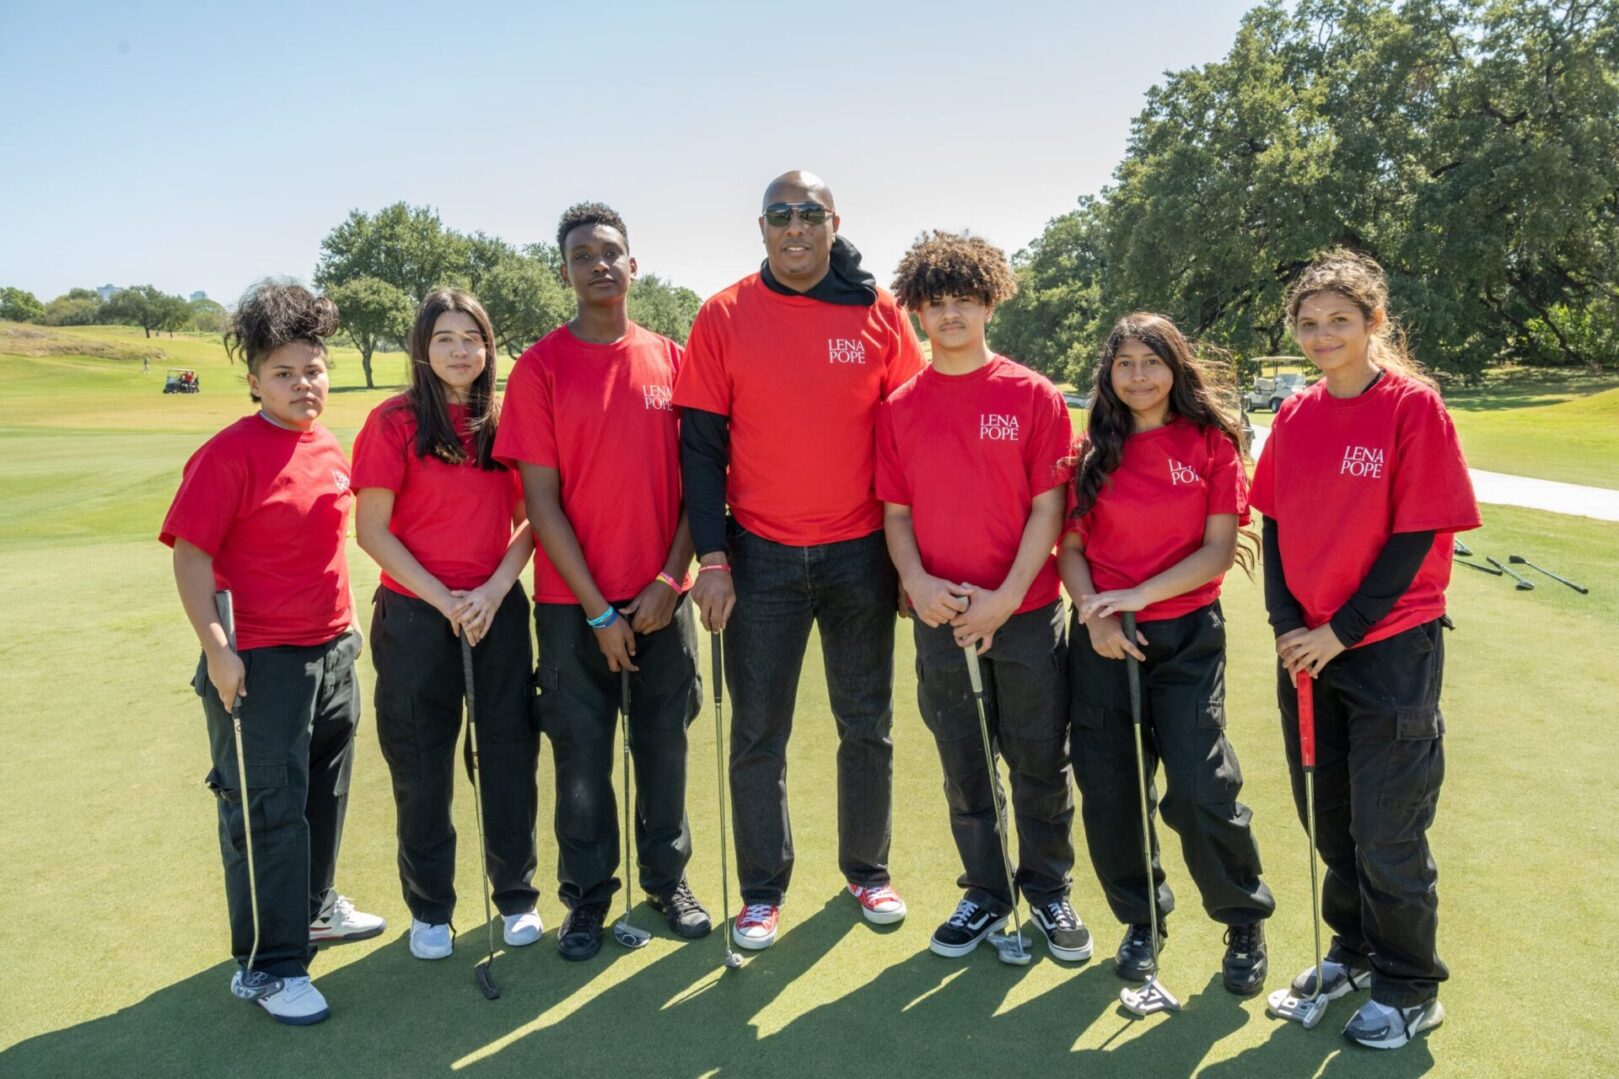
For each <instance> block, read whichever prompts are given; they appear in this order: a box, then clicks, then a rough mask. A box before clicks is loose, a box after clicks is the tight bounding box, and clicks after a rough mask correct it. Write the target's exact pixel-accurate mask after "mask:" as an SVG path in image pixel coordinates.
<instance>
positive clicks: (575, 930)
mask: <svg viewBox="0 0 1619 1079" xmlns="http://www.w3.org/2000/svg"><path fill="white" fill-rule="evenodd" d="M606 919H607V904H606V903H581V904H580V905H579V906H577V907H575V908H573V909H572V910H570V911H569V912H568V916H567V917H566V918H564V919H563V920H562V930H561V931H560V932H559V933H557V951H558V952H560V953H561V954H562V958H564V959H572V960H575V961H578V960H581V959H589V958H590V957H591V956H593V955H595V954H596V953H597V952H599V951H601V950H602V922H604V921H605V920H606Z"/></svg>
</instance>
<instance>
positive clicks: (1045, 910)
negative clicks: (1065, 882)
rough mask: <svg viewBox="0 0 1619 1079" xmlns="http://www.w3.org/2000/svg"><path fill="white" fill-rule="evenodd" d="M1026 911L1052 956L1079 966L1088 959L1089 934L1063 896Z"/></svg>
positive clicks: (1031, 904)
mask: <svg viewBox="0 0 1619 1079" xmlns="http://www.w3.org/2000/svg"><path fill="white" fill-rule="evenodd" d="M1029 908H1030V910H1032V911H1033V912H1034V924H1035V926H1036V927H1037V928H1038V929H1039V930H1040V933H1041V935H1042V936H1044V937H1045V938H1046V948H1047V949H1048V950H1049V951H1050V952H1051V954H1052V955H1053V956H1055V957H1056V958H1058V959H1062V960H1065V961H1067V962H1069V963H1082V962H1084V961H1085V960H1087V959H1089V958H1090V957H1091V931H1090V930H1089V929H1086V928H1085V923H1084V922H1082V921H1080V920H1079V915H1078V914H1076V913H1074V908H1073V907H1072V906H1071V905H1070V904H1069V902H1068V899H1067V897H1066V896H1064V897H1063V898H1060V899H1053V900H1052V901H1051V902H1049V903H1030V904H1029Z"/></svg>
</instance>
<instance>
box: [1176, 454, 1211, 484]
mask: <svg viewBox="0 0 1619 1079" xmlns="http://www.w3.org/2000/svg"><path fill="white" fill-rule="evenodd" d="M1202 482H1203V477H1201V476H1199V475H1198V474H1197V472H1196V471H1194V470H1193V468H1192V466H1191V465H1183V464H1181V463H1180V462H1179V461H1177V460H1175V459H1174V458H1173V457H1171V458H1170V459H1169V485H1170V486H1171V487H1179V486H1180V485H1181V484H1183V483H1202Z"/></svg>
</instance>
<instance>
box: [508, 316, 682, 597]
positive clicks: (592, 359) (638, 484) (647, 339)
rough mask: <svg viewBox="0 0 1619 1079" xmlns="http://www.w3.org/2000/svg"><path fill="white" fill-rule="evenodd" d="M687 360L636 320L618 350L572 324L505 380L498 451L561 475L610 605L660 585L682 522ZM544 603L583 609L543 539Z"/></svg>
mask: <svg viewBox="0 0 1619 1079" xmlns="http://www.w3.org/2000/svg"><path fill="white" fill-rule="evenodd" d="M680 363H681V360H680V346H679V345H677V344H675V343H674V342H673V341H671V340H669V339H668V338H667V337H663V336H661V335H659V334H655V333H653V332H652V331H651V330H647V329H643V328H642V327H640V326H637V325H635V324H634V323H633V322H632V323H630V328H629V331H628V332H627V333H625V335H624V336H623V337H621V338H619V339H618V340H617V341H615V342H613V343H612V344H610V345H595V344H591V343H589V342H587V341H581V340H579V338H577V337H575V336H574V334H573V331H572V330H570V329H568V327H567V326H566V325H562V326H558V327H557V328H556V329H554V330H552V331H551V332H550V333H548V334H546V335H545V336H544V337H542V338H541V339H540V340H539V341H538V342H536V343H535V344H534V345H532V346H530V347H529V350H528V351H527V352H525V353H523V355H522V356H520V357H519V358H518V360H517V365H516V366H515V367H513V368H512V373H511V377H510V378H508V379H507V380H506V399H505V402H504V405H503V406H502V408H501V413H500V429H499V431H498V432H497V434H496V435H495V456H496V457H498V458H500V459H501V460H502V461H505V462H507V463H508V464H510V465H511V466H512V467H513V468H516V467H517V465H518V463H519V462H527V463H529V464H532V465H541V466H543V467H545V468H554V469H556V470H557V472H558V474H559V478H560V479H561V483H562V512H563V513H564V514H566V515H567V518H568V523H569V524H570V525H572V526H573V531H574V535H575V536H577V537H578V539H579V546H580V548H581V549H582V550H583V551H584V554H585V565H586V566H588V567H589V569H590V575H591V577H592V578H593V579H594V580H595V582H596V587H597V588H598V589H600V590H601V593H602V595H603V596H605V597H606V598H607V601H608V602H609V603H617V602H621V601H624V600H629V599H633V598H634V597H635V596H637V595H638V594H640V591H641V589H643V588H645V587H646V586H647V585H648V584H650V583H651V582H652V581H653V580H655V579H656V578H657V576H658V574H659V573H660V572H662V570H663V567H664V564H665V563H666V562H667V561H668V560H669V548H670V546H671V545H672V544H673V543H674V538H675V531H676V530H677V529H678V528H679V527H680V419H679V416H678V414H677V413H676V412H675V410H674V406H673V405H672V404H671V403H670V394H671V390H672V387H673V385H674V380H675V373H676V372H677V371H678V370H679V369H680ZM534 601H535V602H536V603H578V602H579V600H578V599H577V598H576V597H575V596H574V594H573V591H572V590H571V589H570V588H569V587H568V584H567V582H566V581H564V580H563V579H562V574H560V573H558V572H557V570H556V567H555V566H553V565H552V564H551V560H550V559H548V558H546V557H545V551H544V550H542V549H541V548H540V546H539V538H538V536H537V535H536V537H535V547H534Z"/></svg>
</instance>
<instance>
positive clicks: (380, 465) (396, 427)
mask: <svg viewBox="0 0 1619 1079" xmlns="http://www.w3.org/2000/svg"><path fill="white" fill-rule="evenodd" d="M399 421H400V416H399V414H398V406H396V405H389V404H382V405H378V406H377V407H376V408H374V409H372V410H371V415H369V416H367V417H366V418H365V426H364V427H361V428H360V434H359V437H358V438H356V439H355V440H354V467H353V469H352V470H351V471H352V474H351V475H350V477H349V479H350V481H351V482H350V486H352V487H353V488H354V489H355V490H356V491H358V490H362V489H364V488H366V487H382V488H386V489H387V490H390V491H401V490H403V489H404V486H405V466H406V461H405V454H406V453H408V452H411V451H412V450H413V449H414V447H410V446H407V445H406V441H407V432H406V430H405V427H406V425H405V424H403V423H401V422H399Z"/></svg>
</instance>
